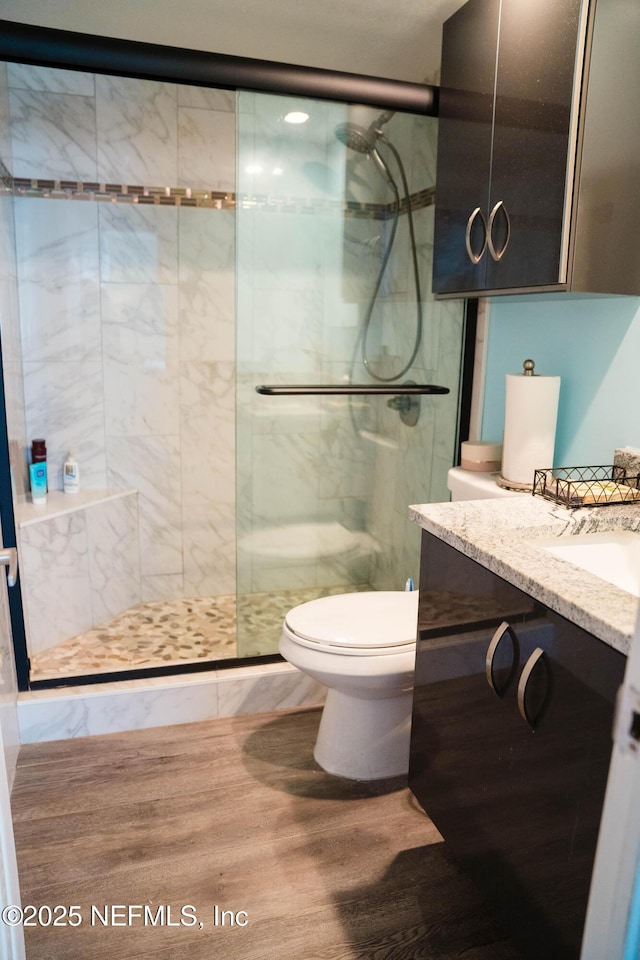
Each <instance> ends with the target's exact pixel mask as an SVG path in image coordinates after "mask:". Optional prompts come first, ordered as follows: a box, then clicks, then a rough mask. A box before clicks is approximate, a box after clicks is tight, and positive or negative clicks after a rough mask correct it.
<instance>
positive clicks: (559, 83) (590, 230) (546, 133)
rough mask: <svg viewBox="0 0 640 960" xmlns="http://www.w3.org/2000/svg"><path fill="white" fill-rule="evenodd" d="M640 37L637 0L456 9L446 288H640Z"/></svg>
mask: <svg viewBox="0 0 640 960" xmlns="http://www.w3.org/2000/svg"><path fill="white" fill-rule="evenodd" d="M639 48H640V4H639V3H637V0H535V2H532V0H469V2H468V3H466V4H465V5H464V6H463V7H461V9H460V10H458V11H457V13H455V14H454V15H453V16H452V17H450V18H449V20H447V21H446V23H445V24H444V31H443V51H442V73H441V91H440V119H439V140H438V165H437V177H436V216H435V242H434V247H435V250H434V266H433V290H434V292H435V293H436V294H438V295H440V296H468V295H484V294H488V293H513V292H539V291H550V290H559V291H579V292H588V293H601V294H629V295H638V294H640V244H639V243H638V242H637V225H638V222H639V220H640V110H638V104H637V100H638V90H639V89H640V57H639V56H638V52H637V51H638V49H639Z"/></svg>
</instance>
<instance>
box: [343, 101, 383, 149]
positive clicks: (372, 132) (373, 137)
mask: <svg viewBox="0 0 640 960" xmlns="http://www.w3.org/2000/svg"><path fill="white" fill-rule="evenodd" d="M392 116H393V111H391V110H387V111H385V113H381V114H380V116H379V117H378V119H377V120H374V121H373V123H371V124H369V126H368V127H361V126H360V124H358V123H339V124H338V126H337V127H336V130H335V134H336V137H337V138H338V140H339V141H340V143H344V145H345V147H348V148H349V150H355V151H356V153H372V152H373V151H374V150H375V147H376V143H377V141H378V137H379V136H380V135H381V133H382V126H383V124H385V123H388V122H389V120H391V117H392Z"/></svg>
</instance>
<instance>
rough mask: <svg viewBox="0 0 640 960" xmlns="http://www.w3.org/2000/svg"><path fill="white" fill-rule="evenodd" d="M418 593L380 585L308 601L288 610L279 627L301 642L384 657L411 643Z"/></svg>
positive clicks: (413, 636)
mask: <svg viewBox="0 0 640 960" xmlns="http://www.w3.org/2000/svg"><path fill="white" fill-rule="evenodd" d="M417 618H418V592H417V591H415V590H414V591H407V592H405V591H399V590H381V591H377V592H365V593H344V594H336V595H334V596H331V597H321V598H320V599H318V600H310V601H308V602H307V603H302V604H300V605H299V606H297V607H295V608H294V609H293V610H290V611H289V613H288V614H287V617H286V619H285V622H284V630H285V632H286V633H287V634H288V635H289V637H290V639H291V640H293V641H294V642H295V643H298V644H300V645H301V646H304V647H309V648H311V649H316V650H318V649H319V650H326V651H327V652H331V653H335V654H343V655H347V656H384V655H390V654H396V653H401V652H405V651H407V650H409V649H411V648H412V647H414V646H415V641H416V624H417Z"/></svg>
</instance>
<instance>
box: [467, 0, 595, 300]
mask: <svg viewBox="0 0 640 960" xmlns="http://www.w3.org/2000/svg"><path fill="white" fill-rule="evenodd" d="M581 6H582V0H535V3H532V2H531V0H502V5H501V12H500V37H499V50H498V63H497V74H496V98H495V113H494V131H493V156H492V164H491V192H490V199H489V204H488V210H487V217H488V224H489V225H490V236H489V239H490V243H489V248H488V251H487V253H488V256H487V258H486V259H487V274H486V281H485V287H486V289H489V290H491V289H502V288H509V289H512V288H516V287H535V286H543V285H550V284H558V283H563V282H564V281H565V279H566V241H567V238H566V237H565V234H564V229H565V227H566V228H568V225H569V221H570V203H571V196H572V183H571V179H572V178H570V177H568V173H570V171H571V170H572V156H573V152H574V148H575V133H574V137H573V138H572V136H571V121H572V104H573V103H576V104H577V100H578V94H579V89H580V86H579V84H580V80H581V77H579V76H578V77H576V72H577V69H576V65H578V66H579V65H580V64H581V62H582V58H581V56H580V51H579V49H578V48H579V45H580V48H581V47H582V46H583V43H584V39H583V38H582V37H580V36H579V34H580V29H579V27H580V10H581ZM574 91H577V92H575V93H574ZM568 180H569V182H568Z"/></svg>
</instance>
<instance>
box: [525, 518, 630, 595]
mask: <svg viewBox="0 0 640 960" xmlns="http://www.w3.org/2000/svg"><path fill="white" fill-rule="evenodd" d="M536 542H537V544H538V545H539V546H541V547H543V548H544V549H545V550H546V551H548V553H552V554H553V555H554V556H555V557H560V559H561V560H566V561H567V562H568V563H572V564H574V566H576V567H581V568H582V569H583V570H588V571H589V573H593V574H594V575H595V576H596V577H600V578H601V579H602V580H606V581H607V582H608V583H612V584H613V585H614V586H616V587H619V588H620V589H621V590H625V591H626V592H627V593H631V594H633V596H634V597H640V533H635V532H633V531H630V530H620V531H618V532H616V533H614V532H609V533H582V534H577V535H576V536H573V537H572V536H565V537H556V538H555V539H552V540H538V541H536Z"/></svg>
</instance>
